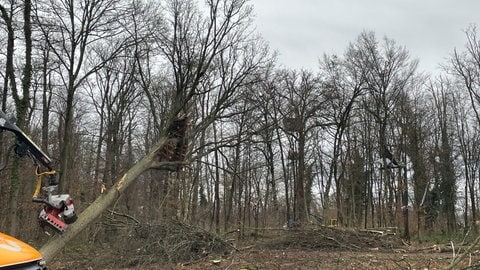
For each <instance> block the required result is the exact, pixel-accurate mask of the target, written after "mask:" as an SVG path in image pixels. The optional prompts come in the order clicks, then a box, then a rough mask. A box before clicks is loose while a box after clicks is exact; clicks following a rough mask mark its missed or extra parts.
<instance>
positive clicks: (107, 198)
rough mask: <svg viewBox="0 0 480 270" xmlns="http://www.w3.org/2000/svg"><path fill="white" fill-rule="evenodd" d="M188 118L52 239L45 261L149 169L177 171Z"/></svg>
mask: <svg viewBox="0 0 480 270" xmlns="http://www.w3.org/2000/svg"><path fill="white" fill-rule="evenodd" d="M187 125H188V124H187V119H186V118H183V119H180V120H176V121H174V122H173V123H172V125H170V126H169V129H168V132H167V135H166V136H162V137H161V138H160V139H159V141H158V142H157V144H156V145H155V147H154V148H153V149H152V150H151V151H150V152H149V153H148V154H147V155H146V156H144V157H143V158H142V159H141V160H140V161H139V162H138V163H136V164H135V165H134V166H133V167H131V168H130V169H129V170H128V171H127V172H126V173H125V174H124V175H123V176H122V177H121V178H120V179H118V180H117V181H116V182H115V184H114V185H113V186H112V187H111V188H110V189H109V190H108V191H107V192H105V193H103V194H101V195H100V196H99V197H98V198H97V199H96V200H95V201H94V202H93V203H92V204H91V205H90V206H89V207H88V208H87V209H85V210H84V211H83V212H82V213H81V214H80V215H79V216H78V219H77V221H76V222H75V223H73V224H70V225H69V226H68V230H67V231H66V232H65V233H63V234H61V235H60V234H59V235H56V236H54V237H52V239H51V240H50V241H48V242H47V243H46V244H45V245H44V246H43V247H42V248H41V249H40V253H41V254H42V255H43V258H44V259H45V260H46V261H50V260H52V259H53V258H54V257H55V255H56V254H57V253H58V252H59V251H60V250H61V249H62V248H63V247H64V246H65V245H66V244H67V243H68V242H69V241H70V240H71V239H72V238H74V237H75V236H77V235H78V234H79V233H80V232H81V231H82V230H83V229H85V228H86V227H87V226H88V225H89V224H90V223H92V222H93V221H94V220H95V219H96V218H97V217H99V216H100V215H101V214H102V213H103V212H104V211H105V210H107V208H108V207H109V206H110V205H111V204H112V203H114V202H115V201H116V200H117V199H118V198H119V197H120V196H121V194H122V193H123V192H124V191H125V189H126V188H128V187H129V186H130V185H131V184H132V183H134V182H135V180H136V179H137V178H138V176H140V175H141V174H142V173H143V172H145V171H147V170H149V169H162V170H178V169H180V167H181V166H182V163H181V162H182V161H183V159H184V157H185V154H186V150H187V145H188V143H187V141H186V139H185V138H186V135H185V132H186V128H187Z"/></svg>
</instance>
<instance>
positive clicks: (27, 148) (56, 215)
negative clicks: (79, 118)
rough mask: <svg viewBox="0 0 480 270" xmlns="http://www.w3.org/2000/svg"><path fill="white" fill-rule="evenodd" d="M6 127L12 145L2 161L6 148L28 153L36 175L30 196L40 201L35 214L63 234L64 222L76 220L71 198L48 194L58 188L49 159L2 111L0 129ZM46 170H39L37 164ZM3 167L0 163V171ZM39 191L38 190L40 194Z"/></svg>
mask: <svg viewBox="0 0 480 270" xmlns="http://www.w3.org/2000/svg"><path fill="white" fill-rule="evenodd" d="M3 130H7V131H10V132H13V133H14V134H15V136H16V138H17V142H16V144H15V145H13V146H12V147H10V148H9V151H8V153H7V156H6V158H5V162H8V156H9V155H10V150H11V149H14V151H15V153H16V154H17V155H18V156H20V157H24V156H30V157H31V158H32V159H33V160H34V161H35V164H36V166H35V174H36V176H37V185H36V188H35V192H34V194H33V196H32V201H33V202H36V203H41V204H42V209H41V211H40V214H39V216H38V220H39V223H40V226H41V227H42V228H45V227H50V228H52V229H54V231H56V232H59V233H63V232H64V231H65V230H66V228H67V226H68V225H67V224H71V223H73V222H75V220H77V216H76V214H75V208H74V205H73V200H72V198H71V197H70V195H69V194H58V195H53V194H52V193H53V192H54V191H55V189H57V187H58V181H57V178H56V171H55V169H54V168H53V167H54V166H53V162H52V160H51V159H50V158H49V157H48V156H47V155H46V154H45V153H44V152H43V151H42V150H41V149H40V147H38V146H37V145H36V144H35V143H34V142H33V141H32V140H31V139H30V138H29V137H28V136H27V135H26V134H25V133H24V132H23V131H22V130H21V129H20V128H19V127H18V126H17V125H15V123H14V121H12V120H9V119H8V118H7V116H6V115H5V113H4V112H2V111H0V131H3ZM39 165H41V166H43V167H44V168H45V169H46V170H45V171H40V166H39ZM4 168H5V166H0V170H2V169H4ZM43 176H48V179H49V180H48V185H47V186H45V187H42V185H43V183H42V182H43V181H42V179H43ZM40 193H42V194H41V195H40Z"/></svg>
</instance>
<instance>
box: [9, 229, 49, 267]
mask: <svg viewBox="0 0 480 270" xmlns="http://www.w3.org/2000/svg"><path fill="white" fill-rule="evenodd" d="M7 269H17V270H44V269H47V268H46V265H45V261H44V260H43V258H42V255H41V254H40V252H38V250H36V249H34V248H33V247H31V246H30V245H28V244H26V243H24V242H22V241H20V240H18V239H16V238H14V237H12V236H9V235H7V234H4V233H1V232H0V270H7Z"/></svg>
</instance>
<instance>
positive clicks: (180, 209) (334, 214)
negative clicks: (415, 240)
mask: <svg viewBox="0 0 480 270" xmlns="http://www.w3.org/2000/svg"><path fill="white" fill-rule="evenodd" d="M0 12H1V23H0V26H1V27H0V29H1V30H0V35H1V38H0V44H1V46H0V53H1V55H2V57H1V58H0V76H1V78H2V79H3V84H2V86H1V87H0V89H1V93H0V96H1V98H2V110H3V111H5V112H7V113H9V114H10V115H13V116H15V118H16V121H17V125H19V126H20V127H21V128H22V129H24V130H25V131H26V133H27V134H29V135H31V137H32V138H33V140H34V141H36V142H38V144H39V145H41V146H42V148H43V149H44V150H45V151H46V152H48V153H49V154H50V155H51V156H52V157H55V158H57V159H58V171H59V174H60V175H59V176H60V188H61V189H62V190H63V191H67V192H68V193H70V194H71V195H72V197H73V198H74V199H75V201H76V206H77V208H78V209H79V211H80V212H81V210H82V209H85V208H86V207H88V205H89V204H90V203H91V202H93V201H94V200H95V199H96V198H97V197H98V196H100V194H102V193H103V192H104V190H108V189H110V188H113V186H114V184H115V180H116V179H118V178H119V177H120V176H121V175H122V174H123V173H124V172H125V171H126V170H128V168H130V167H132V166H133V165H134V164H135V163H136V162H137V161H138V160H140V159H141V158H142V157H143V156H145V155H146V154H147V153H148V152H149V151H150V150H151V149H152V147H154V146H155V142H156V141H157V140H158V139H159V138H160V137H161V136H162V134H164V133H165V132H166V130H165V128H166V127H167V126H169V124H170V123H172V121H175V120H176V119H186V122H185V123H186V127H185V128H186V133H185V135H184V136H185V138H182V140H183V141H182V143H183V145H182V147H183V148H184V149H185V152H183V153H182V158H181V160H174V164H172V166H163V165H162V166H159V167H158V168H155V169H151V170H148V171H147V172H145V173H143V174H142V175H141V176H140V177H138V179H137V180H136V182H135V184H134V185H133V186H131V187H129V188H128V189H127V190H126V191H125V193H124V194H122V196H121V197H120V199H119V200H118V201H117V202H116V203H115V204H114V205H113V206H111V211H112V213H113V212H114V213H123V214H124V215H127V216H129V217H132V218H135V220H138V221H141V222H149V223H155V222H158V221H160V220H162V219H164V218H176V219H178V220H181V221H183V222H186V223H189V224H193V225H197V226H202V227H204V228H206V229H209V230H212V231H216V232H228V231H231V230H238V231H239V232H240V236H243V234H245V233H246V232H248V230H250V229H251V228H264V227H279V226H282V225H284V224H286V223H287V224H289V225H290V224H294V223H295V224H306V223H308V222H317V221H314V220H315V219H313V218H312V217H321V218H323V219H331V218H332V219H333V218H334V219H336V220H337V221H338V223H339V224H340V225H341V226H346V227H356V228H367V227H384V226H398V227H401V228H402V229H403V233H404V235H405V237H409V233H410V231H413V232H422V231H427V230H429V231H430V230H437V231H448V232H454V231H455V230H457V229H459V228H461V227H469V226H472V225H473V224H474V223H475V220H476V219H477V214H478V210H477V208H478V207H477V202H478V198H479V196H480V194H479V192H478V188H479V187H480V182H479V180H478V174H479V169H478V168H479V165H480V160H479V158H478V157H479V156H480V155H479V151H480V149H479V148H478V146H477V145H478V140H479V139H480V136H479V134H480V133H479V124H480V117H479V114H478V106H479V104H480V103H479V102H480V92H479V87H480V42H479V41H478V40H477V38H478V31H477V29H476V27H475V26H474V25H472V26H469V27H468V28H467V30H466V31H465V44H466V45H465V47H464V48H461V49H454V48H452V53H451V54H450V55H448V56H447V57H448V60H447V61H446V62H445V63H441V64H442V65H443V66H442V72H441V74H440V75H435V76H433V75H430V74H428V73H427V72H425V71H421V70H419V69H418V61H421V59H413V58H412V57H411V55H410V54H409V52H408V50H407V48H406V47H404V46H401V45H399V44H397V43H396V42H395V41H394V40H392V39H390V38H388V37H381V38H379V37H378V36H377V35H376V34H375V33H374V32H370V31H364V32H362V33H359V35H358V37H356V38H355V39H354V40H352V41H351V42H350V44H349V45H348V46H347V48H345V51H344V53H343V54H341V55H334V54H331V55H329V54H323V55H319V56H318V59H319V60H318V68H316V69H314V70H293V69H289V68H288V67H281V66H279V65H278V63H277V61H276V54H275V52H273V51H272V50H271V49H270V48H269V46H268V44H267V43H266V42H265V41H264V40H263V39H262V37H261V36H259V35H258V34H257V33H256V32H255V30H254V27H253V24H252V20H253V13H254V10H253V7H252V5H251V3H249V1H247V0H206V1H203V2H201V3H198V2H197V1H190V0H188V1H180V0H164V1H132V2H128V1H121V0H100V1H91V0H81V1H67V0H51V1H43V0H37V1H15V0H12V1H1V2H0ZM321 53H322V52H319V54H321ZM439 64H440V63H439ZM0 136H2V137H1V138H2V139H1V148H0V152H1V154H2V161H3V160H5V154H6V153H7V149H8V147H9V146H10V145H11V144H12V143H13V138H12V137H11V136H9V135H8V134H5V133H2V134H1V135H0ZM162 164H163V163H162ZM31 167H32V166H31V162H30V161H28V160H23V159H22V160H19V159H13V160H12V161H11V162H10V164H9V165H8V167H7V168H8V169H7V170H4V171H2V172H1V177H2V179H3V180H2V181H1V182H0V187H1V188H0V190H1V191H0V192H1V196H0V201H1V202H2V204H3V205H4V206H5V207H2V208H1V209H0V213H1V214H0V217H1V219H0V228H2V231H6V232H9V233H11V234H14V235H24V236H28V237H33V236H34V235H35V234H36V233H38V229H37V228H36V225H35V216H34V215H32V212H33V211H34V209H35V208H34V207H35V206H32V203H31V202H30V194H32V193H33V188H34V187H33V185H34V181H33V179H34V177H35V175H34V172H33V169H30V168H31ZM99 222H100V221H99ZM20 224H23V226H19V225H20ZM98 230H99V229H98V227H92V228H90V229H89V230H87V234H88V235H89V237H98Z"/></svg>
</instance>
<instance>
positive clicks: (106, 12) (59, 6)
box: [34, 0, 125, 185]
mask: <svg viewBox="0 0 480 270" xmlns="http://www.w3.org/2000/svg"><path fill="white" fill-rule="evenodd" d="M119 3H120V2H117V1H110V0H106V1H100V2H92V1H88V0H86V1H81V2H73V1H61V0H60V1H45V2H42V1H39V2H37V5H36V6H35V9H34V14H35V18H36V19H37V22H36V23H37V24H38V26H39V27H40V30H41V31H42V33H43V38H44V39H45V42H46V44H47V45H48V46H49V48H50V50H51V52H52V53H53V55H54V56H55V58H56V61H58V62H59V63H60V67H61V68H60V70H59V74H58V76H59V78H58V79H59V81H61V82H63V85H62V87H63V88H64V91H60V93H61V95H60V96H62V97H63V99H64V101H65V105H64V107H63V119H62V121H63V123H64V124H63V125H62V126H63V127H64V132H63V136H62V145H61V153H60V160H61V166H62V169H61V170H60V179H61V182H60V183H63V184H64V185H68V181H67V179H69V178H68V177H67V175H69V173H70V170H71V169H72V168H73V164H72V155H71V151H72V150H71V149H72V142H73V141H72V138H73V130H74V118H75V116H74V112H75V110H74V104H75V95H76V93H77V92H78V90H79V89H80V87H81V85H82V83H83V82H84V80H85V79H86V78H88V77H89V76H90V75H92V74H94V73H95V72H97V71H98V70H99V69H101V68H102V67H103V66H104V65H105V64H106V63H108V61H110V60H111V59H113V58H115V57H116V56H117V55H118V53H119V52H120V51H121V49H122V48H123V47H124V46H125V39H122V38H121V37H120V38H119V36H120V35H121V33H122V32H121V29H122V28H121V27H119V26H118V24H117V22H118V21H119V18H120V17H122V16H123V13H122V12H123V11H122V9H121V8H120V7H119V6H118V5H119ZM107 38H108V39H110V40H116V41H117V42H116V43H110V44H111V46H110V47H109V49H108V50H101V51H96V50H95V46H99V43H100V42H104V41H105V40H106V39H107ZM105 53H107V54H105ZM93 55H98V56H100V57H97V58H95V59H96V61H95V62H89V63H88V64H86V63H85V60H86V59H87V58H89V59H94V58H93V57H92V56H93Z"/></svg>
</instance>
